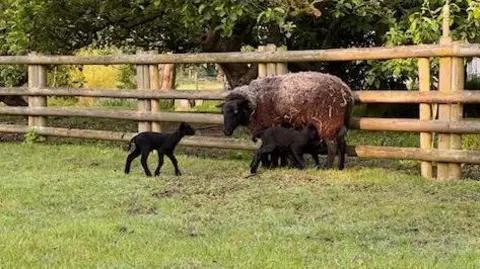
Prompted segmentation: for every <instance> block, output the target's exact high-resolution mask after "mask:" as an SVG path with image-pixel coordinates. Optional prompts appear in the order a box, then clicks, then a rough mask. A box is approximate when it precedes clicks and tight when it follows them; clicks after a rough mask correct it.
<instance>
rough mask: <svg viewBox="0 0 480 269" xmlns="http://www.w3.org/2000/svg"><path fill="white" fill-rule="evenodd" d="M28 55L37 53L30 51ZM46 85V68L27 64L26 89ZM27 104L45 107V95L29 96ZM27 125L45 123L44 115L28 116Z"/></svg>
mask: <svg viewBox="0 0 480 269" xmlns="http://www.w3.org/2000/svg"><path fill="white" fill-rule="evenodd" d="M30 55H32V56H34V55H37V53H35V52H32V53H30ZM46 86H47V70H46V68H45V66H43V65H29V66H28V89H29V90H35V89H39V88H45V87H46ZM28 106H29V107H30V108H34V107H46V106H47V97H46V96H29V97H28ZM28 125H29V126H38V127H43V126H46V125H47V119H46V117H45V116H29V117H28Z"/></svg>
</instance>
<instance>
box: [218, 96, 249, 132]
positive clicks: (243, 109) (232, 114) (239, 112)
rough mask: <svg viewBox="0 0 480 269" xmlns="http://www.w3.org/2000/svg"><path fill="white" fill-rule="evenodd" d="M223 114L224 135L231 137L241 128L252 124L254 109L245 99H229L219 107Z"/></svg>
mask: <svg viewBox="0 0 480 269" xmlns="http://www.w3.org/2000/svg"><path fill="white" fill-rule="evenodd" d="M217 107H220V108H221V109H222V114H223V133H224V134H225V135H226V136H231V135H232V134H233V131H235V129H236V128H237V127H238V126H239V125H242V126H247V125H248V124H249V123H250V115H251V114H252V109H251V108H250V105H249V102H248V100H247V99H245V98H235V99H228V100H227V101H225V102H224V103H222V104H220V105H218V106H217Z"/></svg>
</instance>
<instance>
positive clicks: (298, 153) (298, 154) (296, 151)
mask: <svg viewBox="0 0 480 269" xmlns="http://www.w3.org/2000/svg"><path fill="white" fill-rule="evenodd" d="M292 154H293V157H295V160H296V161H297V164H296V166H297V168H298V169H300V170H301V169H304V168H305V160H304V159H303V154H302V149H301V148H300V147H294V148H292Z"/></svg>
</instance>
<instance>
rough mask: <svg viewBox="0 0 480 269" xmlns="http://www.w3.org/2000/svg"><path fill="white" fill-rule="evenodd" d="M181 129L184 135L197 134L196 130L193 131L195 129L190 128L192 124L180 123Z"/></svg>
mask: <svg viewBox="0 0 480 269" xmlns="http://www.w3.org/2000/svg"><path fill="white" fill-rule="evenodd" d="M179 129H180V132H181V133H182V134H183V135H194V134H195V129H193V127H192V126H190V124H188V123H185V122H182V123H180V127H179Z"/></svg>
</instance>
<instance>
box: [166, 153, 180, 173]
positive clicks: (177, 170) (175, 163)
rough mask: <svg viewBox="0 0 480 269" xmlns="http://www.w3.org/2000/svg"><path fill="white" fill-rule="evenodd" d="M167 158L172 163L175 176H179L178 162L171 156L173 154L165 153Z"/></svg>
mask: <svg viewBox="0 0 480 269" xmlns="http://www.w3.org/2000/svg"><path fill="white" fill-rule="evenodd" d="M167 156H168V158H169V159H170V161H172V164H173V167H174V168H175V175H176V176H181V175H182V173H181V172H180V169H178V161H177V158H175V155H173V152H169V153H167Z"/></svg>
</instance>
